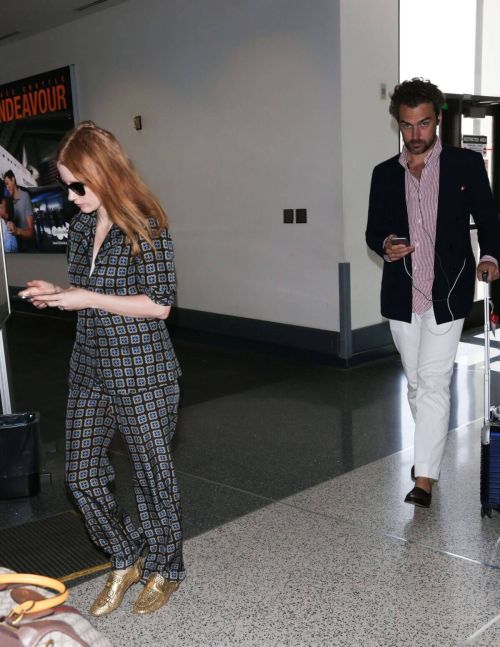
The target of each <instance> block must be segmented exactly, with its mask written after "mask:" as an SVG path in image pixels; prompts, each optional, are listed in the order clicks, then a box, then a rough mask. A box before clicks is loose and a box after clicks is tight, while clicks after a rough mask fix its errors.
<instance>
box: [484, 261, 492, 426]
mask: <svg viewBox="0 0 500 647" xmlns="http://www.w3.org/2000/svg"><path fill="white" fill-rule="evenodd" d="M482 279H483V281H484V424H485V426H487V425H489V422H490V406H491V405H490V330H491V325H490V285H489V283H488V272H483V274H482Z"/></svg>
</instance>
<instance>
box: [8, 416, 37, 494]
mask: <svg viewBox="0 0 500 647" xmlns="http://www.w3.org/2000/svg"><path fill="white" fill-rule="evenodd" d="M39 422H40V415H39V414H38V413H37V412H26V413H9V414H4V415H0V499H15V498H17V497H26V496H34V495H35V494H37V493H38V491H39V489H40V424H39Z"/></svg>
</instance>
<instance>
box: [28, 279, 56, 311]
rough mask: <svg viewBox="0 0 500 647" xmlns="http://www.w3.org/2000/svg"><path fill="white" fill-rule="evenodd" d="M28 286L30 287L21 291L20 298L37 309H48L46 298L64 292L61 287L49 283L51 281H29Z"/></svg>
mask: <svg viewBox="0 0 500 647" xmlns="http://www.w3.org/2000/svg"><path fill="white" fill-rule="evenodd" d="M26 285H27V286H28V287H27V288H26V289H25V290H21V292H19V296H20V297H21V298H22V299H26V300H27V301H29V302H30V303H32V304H33V305H34V306H35V307H36V308H46V307H47V305H48V304H47V302H46V300H45V297H46V296H48V295H53V294H58V293H59V292H61V291H62V288H61V287H59V285H56V284H55V283H49V281H41V280H35V281H28V282H27V283H26Z"/></svg>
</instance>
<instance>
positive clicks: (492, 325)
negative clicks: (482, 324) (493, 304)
mask: <svg viewBox="0 0 500 647" xmlns="http://www.w3.org/2000/svg"><path fill="white" fill-rule="evenodd" d="M497 326H498V315H497V313H496V312H491V313H490V328H491V330H492V331H493V335H494V336H496V335H495V330H496V329H497Z"/></svg>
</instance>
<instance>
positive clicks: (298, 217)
mask: <svg viewBox="0 0 500 647" xmlns="http://www.w3.org/2000/svg"><path fill="white" fill-rule="evenodd" d="M295 222H301V223H304V222H307V209H295Z"/></svg>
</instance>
